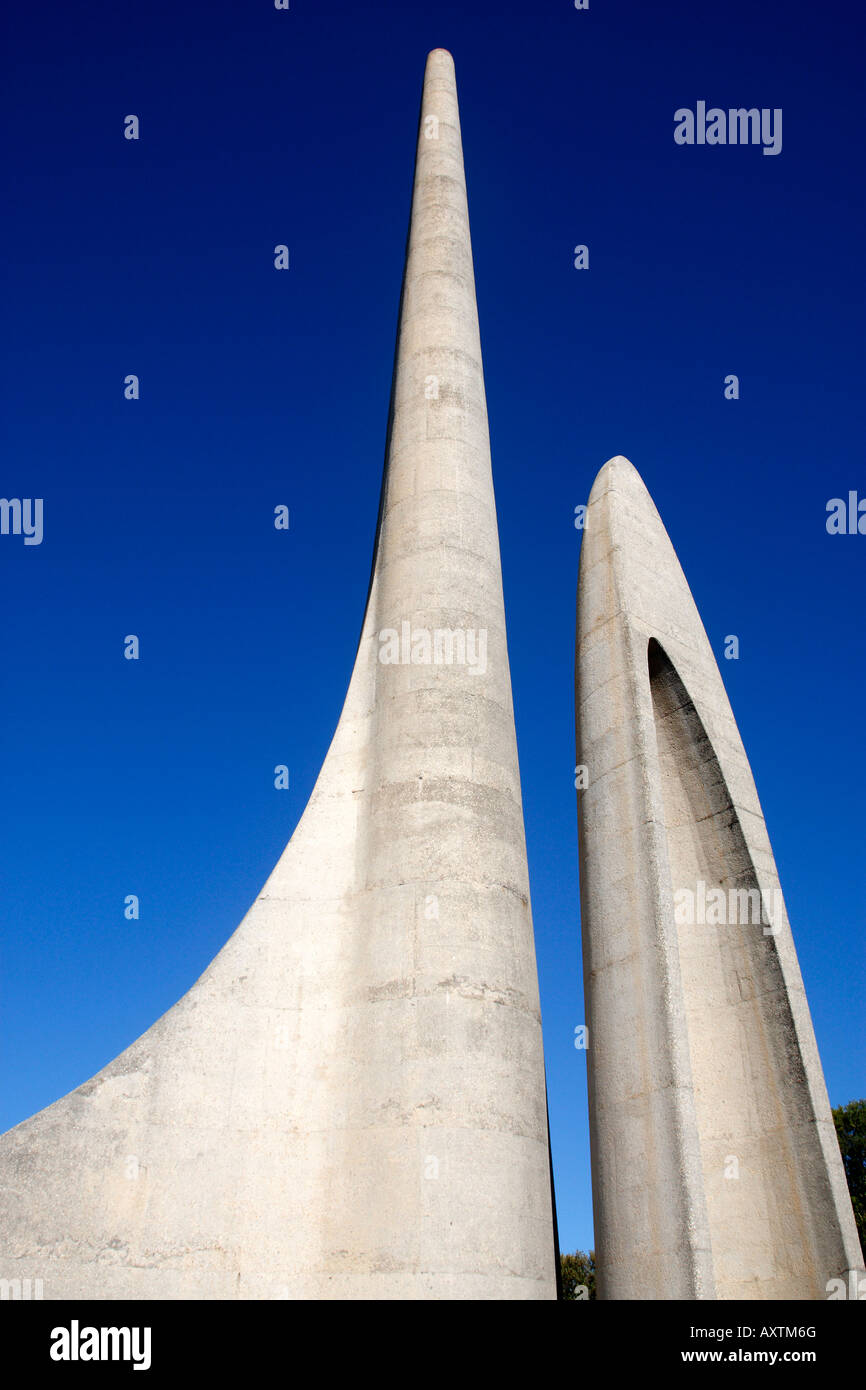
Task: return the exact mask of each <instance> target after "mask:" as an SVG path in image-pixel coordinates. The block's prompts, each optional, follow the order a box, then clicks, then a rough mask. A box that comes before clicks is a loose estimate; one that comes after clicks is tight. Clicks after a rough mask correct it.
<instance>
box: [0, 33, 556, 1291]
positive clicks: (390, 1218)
mask: <svg viewBox="0 0 866 1390" xmlns="http://www.w3.org/2000/svg"><path fill="white" fill-rule="evenodd" d="M425 634H426V636H425ZM0 1179H2V1190H3V1196H2V1213H0V1252H2V1253H0V1276H2V1277H5V1278H41V1279H42V1280H43V1283H44V1296H45V1297H46V1298H63V1297H76V1298H97V1299H105V1298H162V1299H165V1298H172V1299H177V1298H224V1299H225V1298H274V1297H289V1298H341V1299H343V1298H375V1299H381V1298H417V1299H437V1298H459V1299H469V1298H472V1299H490V1298H497V1299H537V1298H538V1299H544V1298H553V1297H555V1290H556V1282H555V1281H556V1273H555V1254H554V1239H553V1221H552V1203H551V1183H550V1171H549V1161H548V1141H547V1116H546V1109H545V1087H544V1066H543V1059H542V1047H541V1023H540V1016H539V1001H538V984H537V976H536V967H535V953H534V943H533V932H532V920H531V915H530V907H529V886H528V878H527V865H526V849H525V843H524V830H523V812H522V804H521V795H520V781H519V774H518V766H517V748H516V742H515V733H514V719H513V711H512V702H511V682H510V675H509V668H508V654H507V650H506V640H505V618H504V610H503V601H502V581H501V572H500V563H499V542H498V534H497V526H496V513H495V507H494V500H493V486H492V480H491V471H490V452H489V440H488V430H487V412H486V405H485V395H484V381H483V375H482V368H481V350H480V342H479V334H478V320H477V314H476V306H475V287H474V277H473V268H472V253H471V247H470V239H469V222H468V216H467V205H466V190H465V183H464V176H463V158H462V149H461V139H460V124H459V117H458V111H457V95H456V87H455V80H454V65H453V62H452V60H451V57H450V55H449V54H448V53H446V52H444V51H443V50H442V49H437V50H435V51H434V52H433V53H431V54H430V56H429V58H428V61H427V69H426V75H425V81H424V94H423V102H422V111H421V121H420V125H419V134H418V145H417V161H416V171H415V186H414V194H413V201H412V217H411V225H410V234H409V242H408V248H407V260H406V268H405V276H404V282H403V293H402V302H401V312H400V326H399V337H398V344H397V354H396V361H395V370H394V381H393V395H392V402H391V414H390V420H389V431H388V445H387V455H386V467H385V477H384V483H383V490H382V501H381V509H380V518H379V527H378V532H377V537H376V545H375V557H374V565H373V574H372V579H371V584H370V591H369V597H368V602H367V610H366V615H365V618H364V624H363V631H362V635H361V639H360V644H359V648H358V654H357V659H356V663H355V668H354V671H353V673H352V678H351V683H350V685H349V690H348V694H347V696H346V702H345V705H344V707H343V711H342V714H341V717H340V721H339V726H338V728H337V731H336V733H335V735H334V740H333V743H332V745H331V747H330V750H329V752H328V754H327V757H326V759H325V762H324V765H323V767H322V770H321V774H320V776H319V778H318V781H317V783H316V786H315V789H314V791H313V794H312V796H311V798H310V802H309V805H308V806H307V809H306V811H305V812H304V815H303V817H302V819H301V821H300V823H299V825H298V827H297V829H296V831H295V833H294V835H293V836H292V839H291V841H290V843H289V845H288V846H287V848H286V850H285V852H284V853H283V855H282V857H281V859H280V861H279V863H278V864H277V866H276V868H275V869H274V871H273V873H272V875H271V877H270V878H269V879H268V882H267V883H266V884H265V886H264V888H263V889H262V891H261V893H260V895H259V896H258V898H257V900H256V902H255V903H254V905H253V907H252V908H251V909H250V911H249V913H248V914H247V916H246V917H245V919H244V921H243V922H242V923H241V925H240V927H239V928H238V929H237V931H236V932H235V933H234V935H233V936H232V937H231V939H230V940H229V942H228V944H227V945H226V946H225V947H224V949H223V950H222V951H221V952H220V954H219V955H218V956H217V957H216V959H215V960H214V961H213V963H212V964H211V966H210V967H209V968H208V969H207V970H206V971H205V973H204V975H202V977H201V979H200V980H199V981H198V982H197V984H196V985H195V986H194V987H193V988H192V989H191V990H190V992H189V993H188V994H187V995H186V996H185V997H184V998H183V999H182V1000H181V1001H180V1002H179V1003H178V1004H176V1005H175V1007H174V1008H172V1009H171V1010H170V1011H169V1012H168V1013H167V1014H165V1015H164V1017H163V1018H161V1019H160V1020H159V1021H158V1022H157V1023H156V1024H155V1025H154V1026H153V1027H152V1028H151V1029H150V1030H149V1031H148V1032H147V1033H145V1034H144V1036H143V1037H142V1038H140V1039H139V1040H138V1041H137V1042H135V1043H134V1044H133V1045H132V1046H131V1047H130V1048H128V1049H127V1051H126V1052H124V1053H123V1054H122V1055H121V1056H120V1057H118V1058H117V1059H116V1060H115V1061H114V1062H112V1063H111V1064H110V1065H109V1066H107V1067H106V1068H105V1070H104V1071H102V1072H100V1073H99V1075H98V1076H96V1077H94V1078H93V1080H92V1081H89V1082H87V1084H86V1085H84V1086H81V1087H79V1089H78V1090H76V1091H74V1092H72V1094H70V1095H68V1096H66V1097H65V1098H64V1099H63V1100H60V1101H58V1102H57V1103H56V1104H54V1105H52V1106H50V1107H49V1108H48V1109H47V1110H44V1111H42V1112H41V1113H40V1114H38V1115H36V1116H35V1117H34V1118H33V1119H30V1120H28V1121H26V1122H25V1123H24V1124H21V1125H19V1126H18V1127H17V1128H16V1129H14V1130H12V1131H10V1133H9V1134H7V1135H6V1136H5V1137H4V1138H3V1140H2V1141H0Z"/></svg>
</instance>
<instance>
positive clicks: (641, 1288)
mask: <svg viewBox="0 0 866 1390" xmlns="http://www.w3.org/2000/svg"><path fill="white" fill-rule="evenodd" d="M576 703H577V727H578V762H579V763H581V764H583V765H584V766H585V767H586V770H587V786H586V789H585V790H583V791H582V792H581V794H580V798H579V826H580V866H581V918H582V930H583V947H584V981H585V991H586V1012H587V1022H588V1024H589V1039H590V1046H589V1052H588V1060H589V1094H590V1129H591V1140H592V1164H593V1202H594V1208H595V1227H596V1230H595V1242H596V1253H597V1257H598V1266H599V1281H600V1282H599V1290H600V1297H602V1298H613V1299H621V1298H623V1299H638V1298H643V1299H712V1298H719V1299H731V1298H747V1299H767V1298H779V1299H823V1298H827V1297H828V1294H829V1292H831V1291H832V1292H834V1294H836V1296H838V1286H837V1288H836V1289H832V1290H830V1289H828V1284H829V1281H830V1280H833V1279H837V1280H841V1281H844V1282H843V1284H842V1287H843V1288H844V1289H845V1294H843V1295H842V1296H846V1294H847V1291H848V1289H849V1287H850V1284H849V1282H848V1275H849V1271H850V1270H857V1269H860V1270H862V1256H861V1254H860V1249H859V1245H858V1241H857V1233H856V1228H855V1224H854V1217H853V1213H852V1210H851V1203H850V1200H849V1197H848V1191H847V1187H846V1184H845V1176H844V1173H843V1169H842V1162H841V1158H840V1155H839V1147H838V1144H837V1142H836V1134H835V1130H834V1127H833V1119H832V1116H831V1113H830V1106H829V1102H828V1099H827V1091H826V1088H825V1085H824V1077H823V1074H822V1071H821V1063H820V1060H819V1057H818V1051H817V1048H816V1045H815V1036H814V1033H813V1030H812V1023H811V1019H810V1017H809V1008H808V1004H807V1003H806V996H805V993H804V990H803V981H802V979H801V976H800V970H799V966H798V964H797V956H796V952H795V950H794V943H793V939H792V936H791V929H790V926H789V925H788V919H787V916H786V914H785V907H784V902H783V900H782V895H781V891H780V888H779V877H778V874H777V872H776V865H775V861H774V859H773V852H772V849H771V847H770V841H769V838H768V836H767V829H766V826H765V824H764V817H763V814H762V812H761V806H760V803H759V801H758V795H757V792H756V790H755V784H754V780H753V778H752V773H751V770H750V768H749V762H748V759H747V757H746V753H745V750H744V748H743V744H742V740H741V738H740V735H739V732H738V730H737V726H736V723H735V722H734V716H733V714H732V712H731V707H730V704H729V703H728V698H727V695H726V694H725V689H724V686H723V684H722V679H721V676H720V674H719V670H718V667H717V665H716V662H715V659H714V657H713V653H712V649H711V647H710V644H709V642H708V640H707V636H706V633H705V632H704V628H703V625H702V623H701V620H700V617H699V615H698V611H697V609H696V607H695V604H694V600H693V599H692V596H691V593H690V592H689V587H688V584H687V583H686V580H685V577H684V575H683V572H682V570H681V568H680V565H679V563H678V561H677V558H676V555H675V554H674V550H673V547H672V545H671V542H670V540H669V539H668V536H667V533H666V532H665V529H664V526H663V525H662V522H661V520H660V518H659V514H658V512H657V511H656V509H655V507H654V506H653V503H652V499H651V498H650V496H649V493H648V492H647V490H646V488H645V487H644V485H643V483H642V481H641V479H640V478H639V476H638V474H637V472H636V471H635V469H634V468H633V467H632V465H631V464H630V463H629V462H628V460H627V459H624V458H614V459H611V460H610V461H609V462H608V463H606V464H605V466H604V468H603V469H602V470H601V472H600V473H599V475H598V478H597V479H596V481H595V485H594V487H593V489H592V492H591V494H590V499H589V507H588V510H587V516H586V529H585V531H584V537H583V545H582V550H581V556H580V577H579V586H578V618H577V701H576Z"/></svg>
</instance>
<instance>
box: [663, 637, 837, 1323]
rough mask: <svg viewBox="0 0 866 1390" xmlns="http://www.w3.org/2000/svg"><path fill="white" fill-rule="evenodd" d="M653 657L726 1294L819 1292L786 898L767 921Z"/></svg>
mask: <svg viewBox="0 0 866 1390" xmlns="http://www.w3.org/2000/svg"><path fill="white" fill-rule="evenodd" d="M647 665H648V671H649V681H650V690H651V694H652V708H653V714H654V719H655V732H656V743H657V748H658V761H659V770H660V775H661V784H662V797H663V804H664V820H665V832H666V841H667V851H668V861H669V865H670V873H671V885H672V889H673V893H674V902H675V904H676V908H675V917H676V918H677V919H678V920H677V922H676V933H677V941H678V948H679V965H680V975H681V982H682V992H683V1003H684V1009H685V1016H686V1021H687V1028H688V1040H689V1054H690V1060H691V1070H692V1081H693V1086H694V1099H695V1110H696V1117H697V1125H698V1132H699V1139H700V1153H701V1163H702V1167H703V1173H704V1185H705V1191H706V1198H707V1208H708V1218H709V1225H710V1236H711V1241H712V1254H713V1265H714V1269H715V1277H716V1288H717V1295H718V1297H720V1298H745V1297H748V1298H755V1297H759V1298H761V1297H763V1298H810V1297H812V1298H814V1297H822V1296H823V1290H814V1289H812V1287H811V1279H810V1275H809V1268H810V1263H811V1254H810V1251H811V1248H812V1244H813V1232H814V1223H813V1217H812V1213H811V1212H810V1211H809V1210H808V1206H807V1199H806V1196H805V1193H804V1192H803V1190H802V1188H801V1183H800V1181H799V1179H798V1174H797V1165H796V1163H795V1162H794V1161H793V1153H792V1145H794V1146H797V1147H798V1148H799V1147H800V1146H801V1145H804V1144H805V1145H807V1146H808V1147H809V1148H813V1147H814V1145H815V1140H814V1137H813V1133H814V1126H810V1124H809V1121H810V1119H811V1114H810V1107H809V1105H808V1088H807V1086H806V1078H805V1075H804V1072H803V1068H802V1063H801V1061H800V1053H799V1048H798V1045H797V1039H796V1034H795V1030H794V1023H793V1019H792V1017H791V1011H790V1006H789V1003H788V996H787V992H786V988H785V982H784V979H783V976H782V971H781V966H780V963H779V958H778V954H777V950H776V942H775V938H774V936H773V934H772V931H771V930H770V928H771V927H772V926H773V925H774V924H776V922H777V917H776V915H775V913H774V910H773V909H774V906H775V902H777V901H778V899H774V900H773V901H771V902H769V903H766V904H765V906H766V907H768V908H769V913H767V912H766V911H765V912H764V914H763V917H762V914H761V897H760V889H759V884H758V879H757V875H756V873H755V868H754V864H753V862H752V859H751V856H750V854H749V850H748V847H747V844H746V840H745V837H744V834H743V830H742V827H741V824H740V820H739V817H738V815H737V812H736V809H735V807H734V805H733V802H732V798H731V795H730V792H729V790H728V786H727V784H726V782H725V778H724V775H723V773H722V770H721V768H720V766H719V762H718V758H717V756H716V753H715V750H714V748H713V746H712V742H711V740H710V738H709V737H708V735H707V732H706V730H705V728H704V726H703V723H702V721H701V719H700V717H699V715H698V713H697V711H696V709H695V707H694V704H693V702H692V700H691V699H690V697H689V694H688V692H687V690H686V689H685V686H684V685H683V682H682V680H681V679H680V677H679V675H678V673H677V671H676V669H675V668H674V666H673V664H672V663H671V661H670V659H669V658H668V656H667V654H666V652H665V651H664V649H663V648H662V647H661V645H660V644H659V643H658V642H657V641H655V640H654V639H651V640H650V642H649V644H648V650H647ZM714 890H715V891H714ZM718 890H721V892H719V891H718ZM690 895H691V896H690ZM768 917H769V919H770V921H769V923H768ZM732 919H733V920H732ZM810 1130H811V1131H812V1133H811V1134H810V1132H809V1131H810ZM744 1241H745V1242H746V1243H747V1245H746V1248H744Z"/></svg>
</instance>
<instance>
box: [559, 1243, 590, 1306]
mask: <svg viewBox="0 0 866 1390" xmlns="http://www.w3.org/2000/svg"><path fill="white" fill-rule="evenodd" d="M559 1266H560V1269H561V1270H562V1297H563V1299H566V1298H567V1299H571V1300H573V1301H574V1302H577V1301H578V1300H583V1299H586V1298H595V1251H594V1250H590V1252H589V1254H588V1255H587V1254H586V1252H585V1251H583V1250H575V1252H574V1254H573V1255H560V1257H559ZM584 1289H586V1290H587V1292H586V1293H584V1292H583V1290H584Z"/></svg>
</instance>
